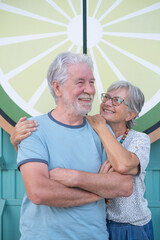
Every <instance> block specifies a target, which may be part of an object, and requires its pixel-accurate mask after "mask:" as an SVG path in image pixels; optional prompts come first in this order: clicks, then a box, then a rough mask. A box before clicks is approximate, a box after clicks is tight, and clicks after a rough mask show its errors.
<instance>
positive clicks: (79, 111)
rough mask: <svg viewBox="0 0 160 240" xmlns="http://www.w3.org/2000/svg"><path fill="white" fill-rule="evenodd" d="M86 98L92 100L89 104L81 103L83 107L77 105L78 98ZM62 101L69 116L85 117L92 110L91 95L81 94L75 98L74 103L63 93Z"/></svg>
mask: <svg viewBox="0 0 160 240" xmlns="http://www.w3.org/2000/svg"><path fill="white" fill-rule="evenodd" d="M88 97H90V98H91V100H92V101H91V102H89V103H87V102H86V103H83V105H82V104H80V103H79V100H78V99H79V98H88ZM64 101H65V106H66V109H67V111H68V112H69V113H70V114H72V113H73V114H75V115H80V116H85V115H86V114H87V113H89V112H90V111H91V109H92V103H93V95H88V94H84V93H83V94H81V95H79V96H78V97H77V99H76V101H75V102H70V99H69V97H68V94H67V93H65V94H64Z"/></svg>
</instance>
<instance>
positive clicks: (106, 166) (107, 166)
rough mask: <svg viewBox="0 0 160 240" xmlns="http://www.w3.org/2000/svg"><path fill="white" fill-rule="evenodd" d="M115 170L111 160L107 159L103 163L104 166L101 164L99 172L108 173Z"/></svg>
mask: <svg viewBox="0 0 160 240" xmlns="http://www.w3.org/2000/svg"><path fill="white" fill-rule="evenodd" d="M113 171H114V169H113V168H112V166H111V164H110V162H109V161H108V160H106V161H105V162H104V163H103V164H102V166H101V168H100V170H99V173H102V174H107V173H109V172H113Z"/></svg>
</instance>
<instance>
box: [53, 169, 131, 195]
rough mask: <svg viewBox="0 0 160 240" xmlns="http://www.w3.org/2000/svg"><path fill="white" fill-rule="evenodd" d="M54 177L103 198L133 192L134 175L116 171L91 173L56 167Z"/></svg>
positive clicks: (67, 184)
mask: <svg viewBox="0 0 160 240" xmlns="http://www.w3.org/2000/svg"><path fill="white" fill-rule="evenodd" d="M52 176H53V178H54V179H55V180H56V181H58V182H60V183H62V184H64V185H66V186H70V187H78V188H81V189H84V190H86V191H89V192H92V193H95V194H96V195H99V196H101V197H102V198H115V197H119V196H124V197H125V196H129V195H131V193H132V187H133V184H132V176H128V175H121V174H119V173H116V172H109V173H107V174H101V173H89V172H83V171H77V170H71V169H61V168H59V169H54V170H53V172H52Z"/></svg>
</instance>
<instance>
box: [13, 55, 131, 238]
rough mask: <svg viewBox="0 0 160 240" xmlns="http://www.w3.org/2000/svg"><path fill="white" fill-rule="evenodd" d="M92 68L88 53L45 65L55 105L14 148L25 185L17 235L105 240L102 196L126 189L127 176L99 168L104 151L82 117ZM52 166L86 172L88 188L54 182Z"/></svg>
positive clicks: (120, 193) (91, 85)
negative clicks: (34, 129) (88, 177)
mask: <svg viewBox="0 0 160 240" xmlns="http://www.w3.org/2000/svg"><path fill="white" fill-rule="evenodd" d="M92 68H93V66H92V61H91V59H90V58H89V57H88V56H86V55H83V54H74V53H69V52H67V53H62V54H60V55H58V56H57V57H56V59H55V60H54V61H53V63H52V64H51V66H50V68H49V70H48V75H47V78H48V84H49V88H50V91H51V93H52V95H53V97H54V99H55V102H56V104H57V106H56V108H55V109H54V110H52V111H51V112H49V113H48V114H45V115H42V116H38V117H35V118H34V120H36V121H37V122H38V125H39V127H38V128H37V131H35V132H33V133H32V134H31V135H30V136H29V137H28V138H26V139H25V140H23V141H22V142H21V143H20V145H19V150H18V160H17V161H18V168H19V169H20V171H21V174H22V178H23V181H24V185H25V189H26V194H25V196H24V199H23V203H22V210H21V219H20V231H21V239H22V240H30V239H34V240H36V239H37V240H44V239H45V240H46V239H47V240H49V239H56V240H61V239H63V240H82V239H83V240H91V239H92V240H107V239H108V233H107V229H106V213H105V198H114V197H117V196H129V195H130V194H131V192H132V177H131V176H127V175H121V174H119V173H116V172H112V171H108V172H106V173H104V172H103V174H102V173H101V171H100V168H101V165H102V164H103V162H104V161H105V160H106V159H107V156H106V153H105V151H104V148H103V146H102V144H101V141H100V139H99V137H98V135H97V134H96V133H95V131H94V130H93V129H92V128H91V126H90V125H89V123H88V122H87V120H86V119H85V118H84V115H86V114H87V113H88V112H90V110H91V107H92V102H93V99H94V95H95V86H94V83H95V79H94V76H93V72H92ZM55 168H69V169H74V170H80V171H85V172H89V173H90V175H89V176H90V180H89V181H88V184H90V192H89V191H85V190H82V189H80V188H71V187H67V186H65V185H63V184H62V183H60V182H57V181H56V180H55V179H54V177H53V175H54V170H53V169H55ZM50 173H51V175H52V177H50ZM55 174H56V172H55ZM62 178H63V176H62Z"/></svg>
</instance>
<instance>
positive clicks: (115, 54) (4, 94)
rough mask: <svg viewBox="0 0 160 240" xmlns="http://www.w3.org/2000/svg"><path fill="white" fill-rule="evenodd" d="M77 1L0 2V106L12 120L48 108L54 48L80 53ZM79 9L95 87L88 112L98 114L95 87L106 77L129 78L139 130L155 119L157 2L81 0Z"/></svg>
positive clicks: (159, 69) (101, 87)
mask: <svg viewBox="0 0 160 240" xmlns="http://www.w3.org/2000/svg"><path fill="white" fill-rule="evenodd" d="M83 4H84V1H82V0H41V1H38V0H27V1H26V0H15V1H11V0H4V1H3V0H2V1H0V83H1V87H0V107H1V109H2V111H3V112H4V113H5V114H7V116H8V117H9V118H10V119H12V120H13V121H15V122H17V121H18V119H19V118H20V117H21V116H25V115H26V116H35V115H39V114H43V113H46V112H48V111H50V110H51V109H52V108H54V107H55V103H54V100H53V98H52V96H51V95H50V93H49V90H48V87H47V81H46V73H47V70H48V67H49V65H50V63H51V62H52V60H53V59H54V57H55V56H56V55H57V54H58V53H60V52H63V51H73V52H81V53H82V52H83V7H84V6H83ZM86 9H87V26H86V31H87V32H86V33H87V42H86V44H87V53H88V54H89V55H90V56H91V57H92V59H93V62H94V74H95V78H96V90H97V94H96V97H95V102H94V105H93V110H92V112H91V114H94V113H98V111H99V104H100V94H101V93H102V92H105V91H106V89H107V88H108V86H109V85H110V84H111V83H112V82H113V81H116V80H122V79H123V80H126V81H130V82H132V83H133V84H135V85H137V86H139V87H140V88H141V89H142V91H143V92H144V95H145V98H146V102H145V105H144V108H143V110H142V113H141V115H140V117H139V121H140V120H141V119H142V120H143V121H142V122H143V127H142V130H145V129H146V128H148V127H150V126H152V125H153V124H155V123H156V122H157V121H158V120H157V119H158V118H159V119H160V116H159V115H158V109H159V108H160V103H159V102H160V58H159V53H160V27H159V22H160V2H159V1H155V0H150V1H146V0H134V1H133V0H112V1H111V0H108V1H106V0H88V1H86ZM153 115H154V116H155V117H153Z"/></svg>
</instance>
